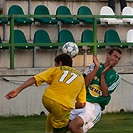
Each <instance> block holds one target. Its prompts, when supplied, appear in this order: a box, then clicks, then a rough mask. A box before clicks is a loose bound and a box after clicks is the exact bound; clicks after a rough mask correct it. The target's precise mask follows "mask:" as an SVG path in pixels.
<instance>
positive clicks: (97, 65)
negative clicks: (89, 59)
mask: <svg viewBox="0 0 133 133" xmlns="http://www.w3.org/2000/svg"><path fill="white" fill-rule="evenodd" d="M93 62H94V64H95V65H96V67H98V68H99V66H100V62H99V60H98V59H97V57H96V55H94V56H93Z"/></svg>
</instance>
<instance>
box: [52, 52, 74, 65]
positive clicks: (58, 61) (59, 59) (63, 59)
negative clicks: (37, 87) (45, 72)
mask: <svg viewBox="0 0 133 133" xmlns="http://www.w3.org/2000/svg"><path fill="white" fill-rule="evenodd" d="M54 61H55V66H69V67H72V58H71V57H70V56H69V55H68V54H64V53H63V54H59V55H58V56H56V57H55V59H54Z"/></svg>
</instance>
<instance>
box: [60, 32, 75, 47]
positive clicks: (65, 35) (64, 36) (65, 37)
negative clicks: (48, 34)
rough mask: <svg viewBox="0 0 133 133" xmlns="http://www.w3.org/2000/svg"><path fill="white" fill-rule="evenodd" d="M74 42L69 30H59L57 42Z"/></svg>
mask: <svg viewBox="0 0 133 133" xmlns="http://www.w3.org/2000/svg"><path fill="white" fill-rule="evenodd" d="M66 42H75V40H74V37H73V35H72V33H71V32H70V31H69V30H61V31H59V34H58V43H64V44H65V43H66Z"/></svg>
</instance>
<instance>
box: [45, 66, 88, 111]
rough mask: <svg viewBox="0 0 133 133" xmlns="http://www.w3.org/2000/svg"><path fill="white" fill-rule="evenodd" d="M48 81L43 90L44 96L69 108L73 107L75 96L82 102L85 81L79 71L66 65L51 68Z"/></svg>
mask: <svg viewBox="0 0 133 133" xmlns="http://www.w3.org/2000/svg"><path fill="white" fill-rule="evenodd" d="M48 82H49V83H50V86H49V87H48V88H47V89H46V90H45V92H44V95H45V96H47V97H49V98H51V99H53V100H55V101H57V102H58V103H60V104H63V105H64V106H67V107H71V108H74V103H75V100H76V98H77V96H78V98H77V100H79V99H80V100H81V101H82V102H84V99H85V94H86V93H85V83H84V78H83V76H82V73H81V72H80V71H78V70H76V69H74V68H72V67H68V66H60V67H55V68H51V76H49V81H48ZM48 82H47V83H48ZM82 99H83V100H82ZM80 100H79V101H80Z"/></svg>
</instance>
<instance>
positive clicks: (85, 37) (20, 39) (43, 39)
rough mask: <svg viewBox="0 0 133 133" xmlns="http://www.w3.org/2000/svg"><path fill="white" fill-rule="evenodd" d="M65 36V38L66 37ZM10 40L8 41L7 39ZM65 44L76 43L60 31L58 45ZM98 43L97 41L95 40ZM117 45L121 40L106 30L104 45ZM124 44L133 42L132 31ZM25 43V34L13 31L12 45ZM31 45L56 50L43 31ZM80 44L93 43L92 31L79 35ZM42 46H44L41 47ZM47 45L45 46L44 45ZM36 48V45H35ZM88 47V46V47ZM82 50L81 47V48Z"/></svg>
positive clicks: (71, 36)
mask: <svg viewBox="0 0 133 133" xmlns="http://www.w3.org/2000/svg"><path fill="white" fill-rule="evenodd" d="M66 36H67V37H66ZM9 40H10V39H9ZM9 42H10V41H9ZM66 42H76V41H75V39H74V36H73V34H72V33H71V32H70V31H69V30H61V31H60V32H59V34H58V43H63V44H64V43H66ZM97 42H98V40H97ZM117 42H118V43H119V42H121V39H120V37H119V34H118V32H117V31H115V30H113V29H108V30H107V31H106V32H105V35H104V43H117ZM126 42H133V29H131V30H129V31H128V32H127V40H126ZM0 43H1V44H2V43H3V42H2V40H1V39H0ZM21 43H23V44H24V43H26V44H28V41H27V40H26V36H25V34H24V33H23V32H22V31H21V30H18V29H17V30H14V44H21ZM33 43H35V44H38V43H39V44H42V45H41V46H39V45H37V46H39V47H40V48H41V49H58V46H52V45H51V44H52V42H51V39H50V36H49V34H48V32H46V31H45V30H37V31H36V32H35V33H34V39H33ZM81 43H93V31H92V30H89V29H86V30H84V31H83V32H82V34H81ZM43 44H45V45H44V46H43ZM46 44H47V45H46ZM35 46H36V45H35ZM88 46H89V45H88ZM98 47H99V48H105V46H98ZM120 47H121V48H128V46H124V44H123V45H121V46H120ZM15 48H17V49H34V46H15ZM81 48H82V46H81ZM0 49H9V47H8V46H0Z"/></svg>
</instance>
